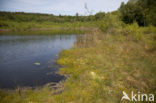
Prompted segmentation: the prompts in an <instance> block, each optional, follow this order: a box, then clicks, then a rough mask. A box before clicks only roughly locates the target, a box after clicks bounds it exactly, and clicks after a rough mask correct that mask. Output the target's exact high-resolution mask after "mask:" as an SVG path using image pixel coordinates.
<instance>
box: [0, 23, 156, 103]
mask: <svg viewBox="0 0 156 103" xmlns="http://www.w3.org/2000/svg"><path fill="white" fill-rule="evenodd" d="M155 37H156V28H155V27H152V26H151V27H138V25H136V24H133V25H126V26H125V27H122V29H119V28H117V29H115V28H114V29H112V28H110V29H108V30H106V31H105V32H101V31H94V32H92V33H88V34H86V35H84V36H80V37H78V38H77V42H76V43H75V46H74V48H72V49H69V50H64V51H63V52H61V54H60V57H59V59H58V60H57V62H58V63H59V64H61V65H63V68H61V69H60V70H59V73H60V74H63V75H68V76H69V78H67V80H66V81H64V82H63V83H62V88H61V90H60V91H61V92H58V91H59V90H54V89H50V88H49V87H47V86H45V87H43V88H36V89H34V90H21V93H20V94H21V95H19V91H18V90H16V92H15V91H6V90H1V92H0V100H1V103H119V102H121V97H122V91H126V92H127V93H128V94H130V92H131V91H135V92H137V91H140V92H141V93H147V94H148V93H153V94H156V88H155V86H156V75H155V74H156V47H155V43H156V39H155ZM123 103H128V101H126V100H125V101H123Z"/></svg>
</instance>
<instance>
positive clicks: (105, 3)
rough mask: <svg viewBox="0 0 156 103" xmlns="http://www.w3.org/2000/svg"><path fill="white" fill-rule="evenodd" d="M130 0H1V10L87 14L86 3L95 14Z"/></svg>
mask: <svg viewBox="0 0 156 103" xmlns="http://www.w3.org/2000/svg"><path fill="white" fill-rule="evenodd" d="M127 1H128V0H0V11H14V12H35V13H49V14H55V15H59V14H62V15H75V14H76V12H78V13H79V14H81V15H85V12H86V11H85V8H84V5H85V3H86V4H87V7H88V9H89V10H90V11H92V12H93V14H95V13H96V12H99V11H104V12H110V11H114V10H116V9H117V8H119V6H120V4H121V2H125V3H126V2H127Z"/></svg>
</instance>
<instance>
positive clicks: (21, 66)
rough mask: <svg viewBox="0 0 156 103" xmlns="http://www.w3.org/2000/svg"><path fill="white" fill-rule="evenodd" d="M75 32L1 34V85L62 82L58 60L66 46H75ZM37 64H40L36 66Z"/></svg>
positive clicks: (32, 84) (15, 85) (34, 84)
mask: <svg viewBox="0 0 156 103" xmlns="http://www.w3.org/2000/svg"><path fill="white" fill-rule="evenodd" d="M75 39H76V36H75V35H52V36H48V35H46V36H43V35H35V36H32V35H31V36H19V35H18V36H17V35H16V36H15V35H7V36H0V88H15V87H17V85H19V86H38V85H44V84H46V83H48V82H58V81H60V80H62V79H63V78H64V77H63V76H60V75H58V74H56V73H55V72H56V71H57V69H58V68H59V66H58V65H57V63H56V62H55V60H56V58H57V55H58V54H59V52H60V51H61V50H62V49H68V48H70V47H72V45H73V43H74V41H75ZM34 63H40V65H35V64H34Z"/></svg>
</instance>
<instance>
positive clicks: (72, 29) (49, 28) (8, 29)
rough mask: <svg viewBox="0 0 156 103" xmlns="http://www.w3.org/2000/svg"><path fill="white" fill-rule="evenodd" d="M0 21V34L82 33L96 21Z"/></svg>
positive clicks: (93, 25)
mask: <svg viewBox="0 0 156 103" xmlns="http://www.w3.org/2000/svg"><path fill="white" fill-rule="evenodd" d="M0 22H1V25H3V26H0V34H10V33H13V34H18V33H21V34H73V33H77V34H82V33H87V32H89V31H92V30H93V29H95V28H96V22H73V23H70V22H65V23H54V22H47V21H45V22H42V23H39V22H14V21H0Z"/></svg>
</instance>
